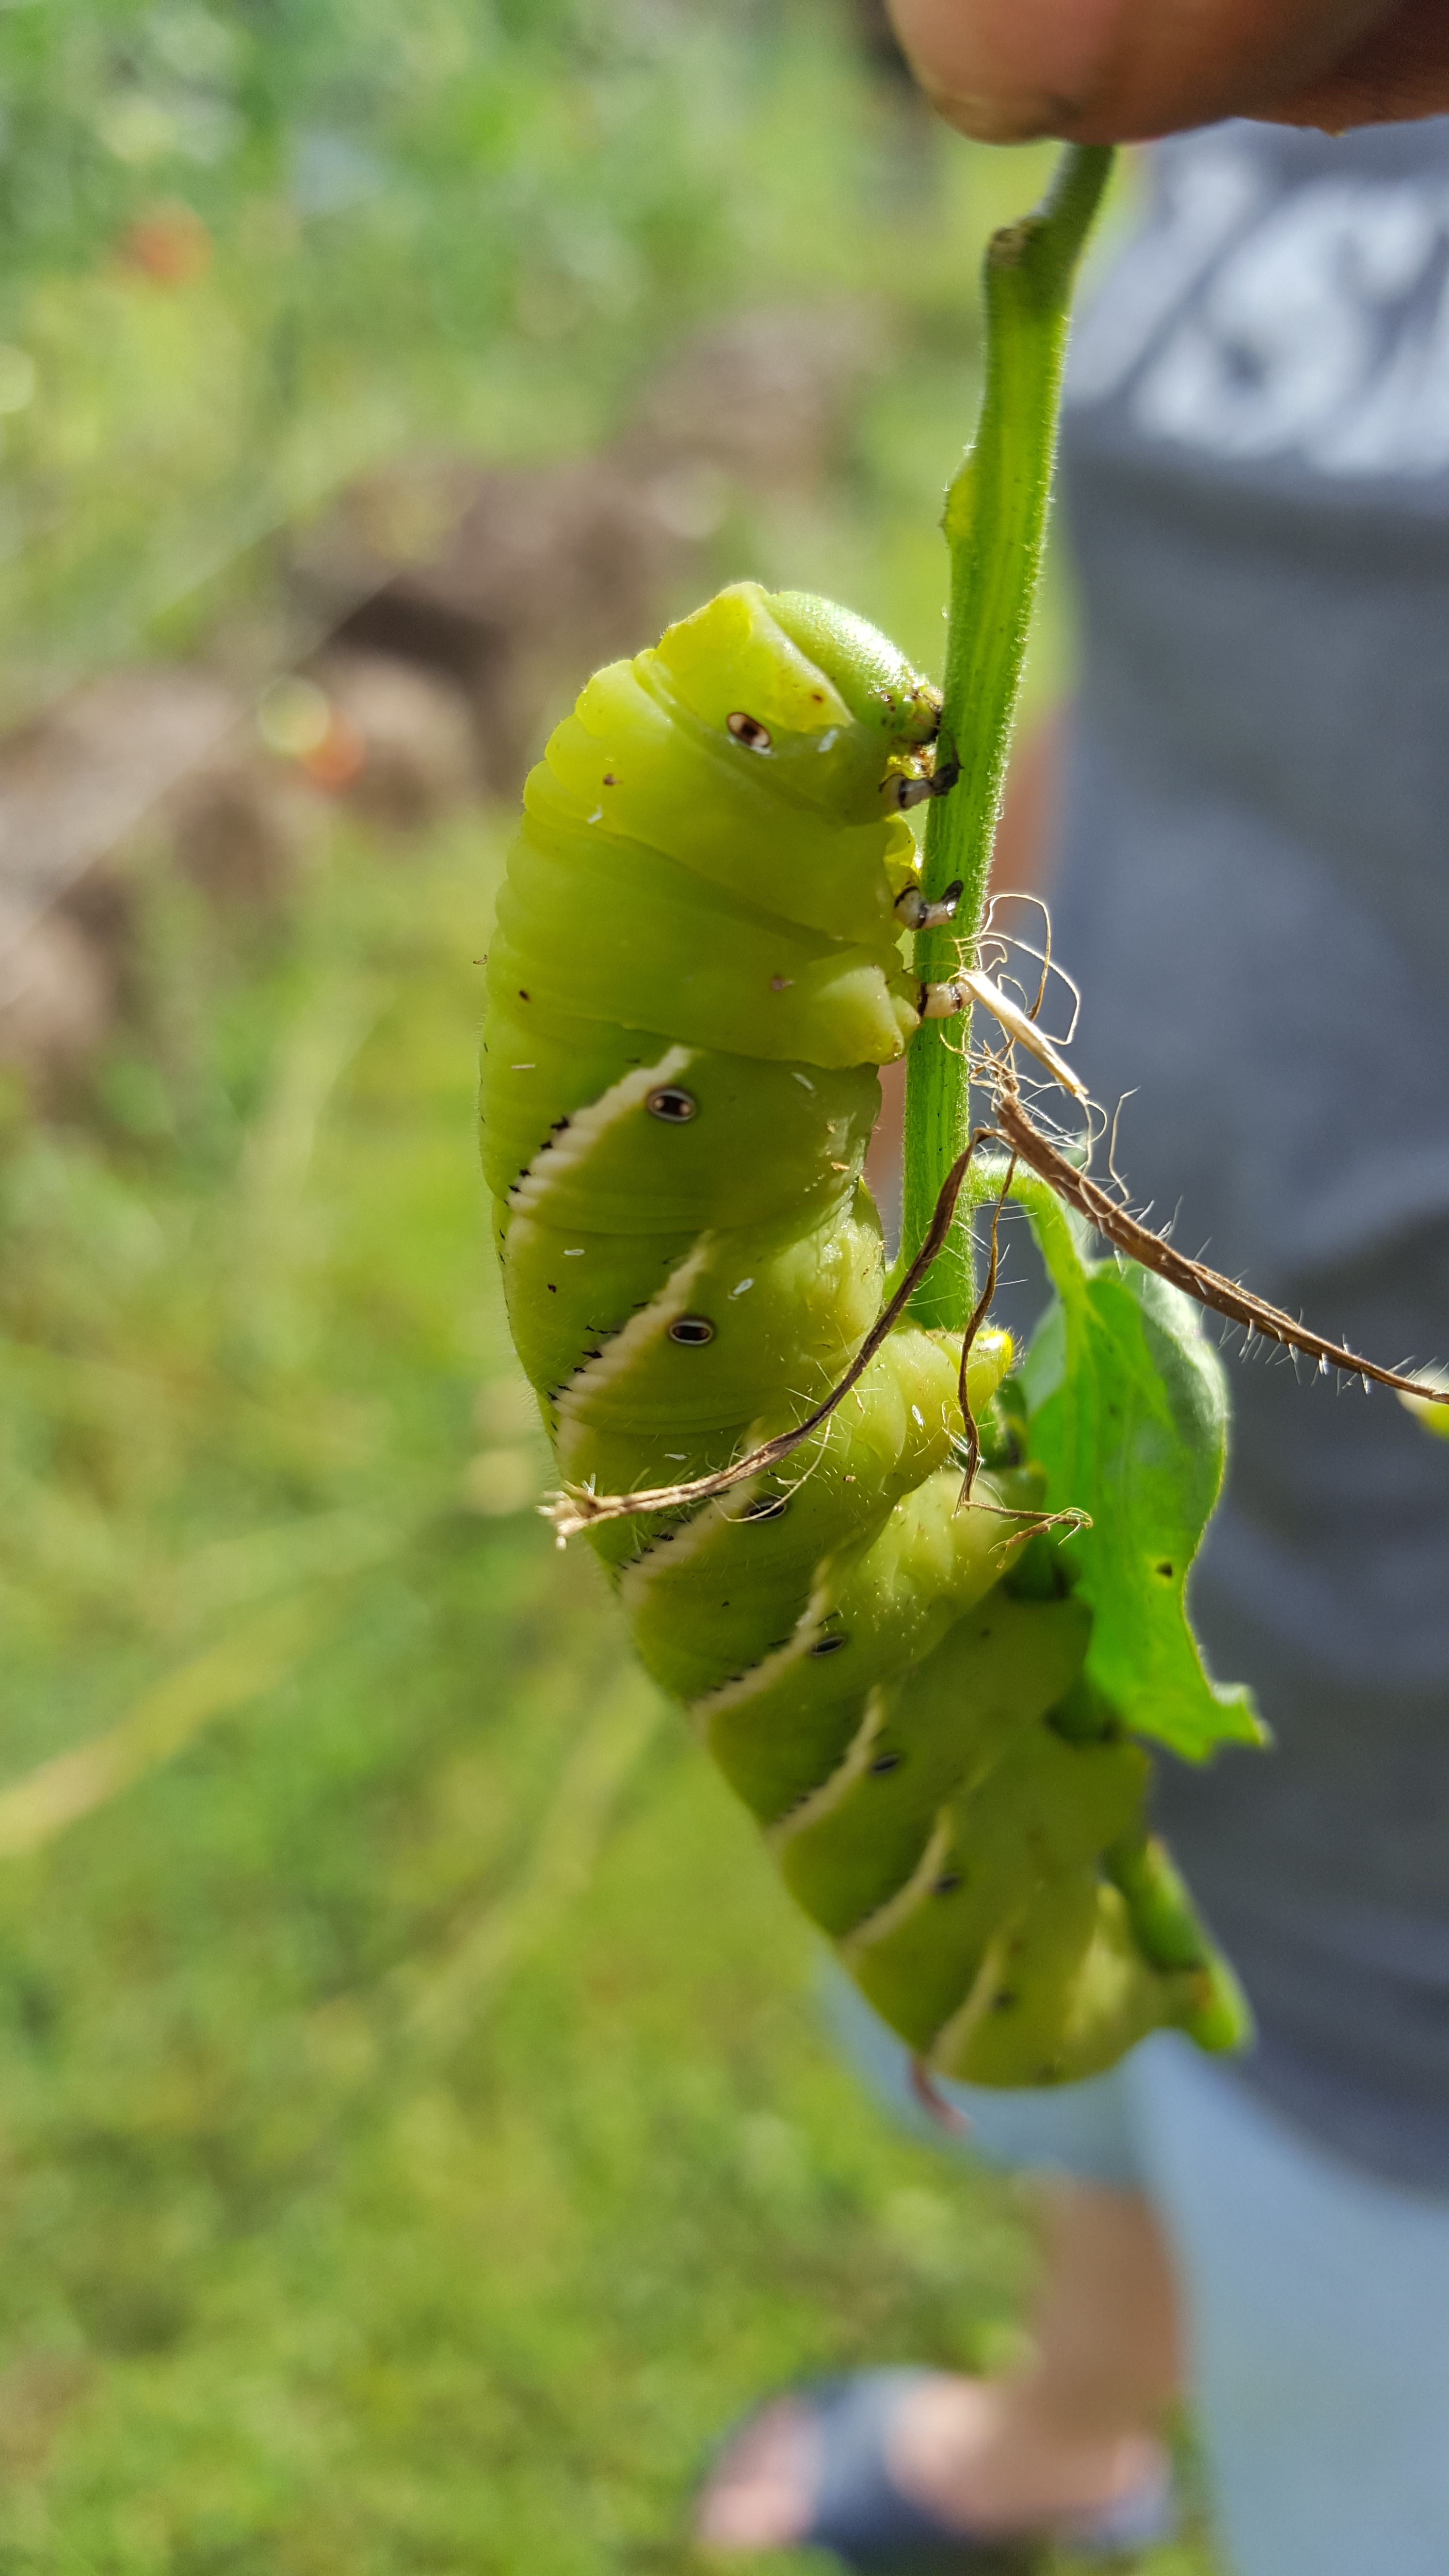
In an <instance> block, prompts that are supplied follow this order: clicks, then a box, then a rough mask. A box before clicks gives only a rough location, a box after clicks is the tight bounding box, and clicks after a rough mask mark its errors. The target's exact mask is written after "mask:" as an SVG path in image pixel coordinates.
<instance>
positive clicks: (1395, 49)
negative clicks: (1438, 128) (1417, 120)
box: [1272, 0, 1449, 134]
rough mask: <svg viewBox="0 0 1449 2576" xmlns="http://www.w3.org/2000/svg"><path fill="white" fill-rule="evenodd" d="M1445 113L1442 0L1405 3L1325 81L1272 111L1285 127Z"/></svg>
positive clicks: (1447, 60) (1448, 73)
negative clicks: (1286, 125) (1287, 125)
mask: <svg viewBox="0 0 1449 2576" xmlns="http://www.w3.org/2000/svg"><path fill="white" fill-rule="evenodd" d="M1445 109H1449V15H1446V12H1445V9H1444V0H1407V5H1406V6H1404V7H1402V8H1398V9H1395V10H1393V11H1392V12H1391V13H1390V15H1389V17H1388V19H1387V20H1386V21H1385V23H1384V24H1383V25H1382V26H1380V27H1377V28H1375V30H1374V32H1373V34H1372V35H1370V36H1367V37H1365V38H1364V40H1363V42H1362V43H1361V44H1359V45H1356V46H1355V47H1354V48H1353V49H1352V51H1351V52H1350V53H1349V54H1348V55H1347V56H1346V58H1345V59H1344V60H1343V61H1341V62H1340V63H1339V65H1338V67H1337V69H1336V70H1335V71H1333V72H1330V73H1329V74H1328V75H1327V77H1326V78H1325V79H1322V80H1318V81H1315V82H1312V83H1311V84H1310V85H1309V87H1308V88H1306V89H1301V90H1299V91H1297V92H1296V93H1295V94H1294V95H1293V96H1292V97H1290V98H1288V99H1286V100H1283V101H1281V102H1280V103H1279V105H1278V106H1276V107H1275V108H1274V109H1273V111H1272V112H1273V114H1274V116H1276V117H1280V118H1282V119H1283V121H1284V122H1285V123H1287V124H1290V125H1321V126H1323V127H1325V128H1326V130H1327V131H1328V132H1329V133H1330V134H1340V133H1342V132H1343V131H1344V130H1345V128H1346V127H1348V126H1351V125H1387V124H1389V123H1391V122H1392V121H1393V119H1395V118H1396V117H1414V116H1437V115H1439V114H1440V113H1441V112H1442V111H1443V110H1445Z"/></svg>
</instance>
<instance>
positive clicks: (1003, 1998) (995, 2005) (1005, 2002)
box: [991, 1986, 1021, 2012]
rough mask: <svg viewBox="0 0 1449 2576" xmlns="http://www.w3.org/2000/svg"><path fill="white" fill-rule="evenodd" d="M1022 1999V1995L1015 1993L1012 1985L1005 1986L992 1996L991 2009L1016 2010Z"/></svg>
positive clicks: (996, 2010)
mask: <svg viewBox="0 0 1449 2576" xmlns="http://www.w3.org/2000/svg"><path fill="white" fill-rule="evenodd" d="M1020 2001H1021V1997H1020V1995H1014V1994H1013V1993H1012V1991H1011V1988H1010V1986H1003V1987H1002V1989H1001V1992H1000V1994H999V1995H993V1996H992V1998H991V2009H992V2011H993V2012H1015V2010H1016V2007H1017V2005H1018V2004H1019V2003H1020Z"/></svg>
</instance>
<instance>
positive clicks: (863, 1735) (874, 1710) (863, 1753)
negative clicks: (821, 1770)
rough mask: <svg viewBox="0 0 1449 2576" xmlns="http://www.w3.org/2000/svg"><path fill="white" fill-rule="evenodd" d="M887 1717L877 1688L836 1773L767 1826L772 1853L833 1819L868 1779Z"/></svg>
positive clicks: (837, 1765) (831, 1774)
mask: <svg viewBox="0 0 1449 2576" xmlns="http://www.w3.org/2000/svg"><path fill="white" fill-rule="evenodd" d="M885 1714H886V1695H885V1692H884V1691H883V1690H882V1689H880V1687H879V1686H877V1687H876V1689H874V1690H873V1691H872V1692H871V1693H870V1694H869V1696H868V1698H867V1700H866V1703H865V1715H864V1717H863V1718H862V1719H861V1721H860V1724H859V1726H858V1727H857V1729H856V1731H855V1733H854V1735H853V1736H852V1737H851V1739H850V1742H849V1744H848V1745H847V1746H846V1748H845V1751H844V1753H843V1754H842V1756H841V1758H840V1760H839V1761H838V1762H837V1763H836V1766H835V1768H834V1770H833V1771H830V1772H827V1774H826V1776H825V1778H824V1779H823V1780H822V1781H821V1782H820V1784H819V1786H818V1788H814V1789H807V1790H806V1792H805V1795H804V1797H803V1798H797V1799H796V1801H795V1804H794V1806H793V1807H787V1808H786V1810H785V1813H784V1814H783V1816H777V1817H776V1818H775V1821H774V1823H773V1824H772V1825H767V1826H766V1828H765V1840H766V1842H767V1843H769V1845H770V1847H771V1849H772V1850H775V1851H778V1850H779V1848H780V1846H781V1844H782V1843H787V1842H790V1841H791V1840H792V1839H793V1837H794V1836H795V1835H796V1834H801V1833H803V1832H804V1831H805V1828H806V1826H807V1825H815V1824H818V1823H819V1822H820V1819H821V1817H822V1816H829V1815H832V1814H833V1813H834V1811H835V1809H836V1808H837V1807H838V1806H839V1805H840V1803H841V1800H842V1799H843V1798H845V1797H846V1796H847V1795H848V1794H849V1792H850V1791H851V1790H852V1789H853V1788H854V1787H855V1784H856V1782H857V1780H861V1779H863V1778H864V1777H865V1774H866V1772H867V1770H868V1769H869V1767H870V1757H871V1754H872V1753H873V1752H874V1750H875V1743H876V1738H877V1736H878V1735H879V1734H880V1731H881V1728H882V1727H883V1726H884V1724H885Z"/></svg>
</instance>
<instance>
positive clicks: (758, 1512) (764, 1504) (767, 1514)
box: [740, 1494, 790, 1521]
mask: <svg viewBox="0 0 1449 2576" xmlns="http://www.w3.org/2000/svg"><path fill="white" fill-rule="evenodd" d="M789 1508H790V1497H789V1495H788V1494H758V1495H757V1496H756V1498H755V1500H754V1501H753V1502H752V1503H746V1505H745V1507H744V1510H743V1511H742V1512H741V1513H740V1519H741V1520H742V1521H778V1520H783V1519H784V1516H785V1514H786V1512H788V1510H789Z"/></svg>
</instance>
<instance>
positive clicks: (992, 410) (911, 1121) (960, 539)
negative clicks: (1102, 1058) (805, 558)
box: [901, 144, 1112, 1330]
mask: <svg viewBox="0 0 1449 2576" xmlns="http://www.w3.org/2000/svg"><path fill="white" fill-rule="evenodd" d="M1111 165H1112V153H1111V150H1110V148H1109V147H1107V146H1104V145H1098V144H1087V145H1082V144H1069V145H1068V147H1067V149H1066V150H1065V152H1064V153H1063V155H1062V158H1061V161H1060V162H1059V164H1058V167H1057V171H1056V176H1055V178H1054V181H1053V184H1052V187H1051V189H1050V191H1049V193H1048V195H1047V197H1046V198H1045V200H1044V201H1043V203H1042V204H1041V205H1040V206H1039V207H1038V208H1037V209H1036V211H1035V212H1034V213H1032V214H1029V215H1027V216H1025V217H1023V219H1022V221H1021V222H1020V223H1016V224H1010V225H1008V226H1007V227H1006V228H1005V229H1004V230H1003V231H1001V232H998V233H996V234H994V235H993V236H992V239H991V242H990V244H989V245H988V248H987V253H986V271H985V296H986V382H985V389H984V392H983V395H982V402H981V416H980V419H979V421H978V423H977V429H976V436H975V438H974V439H973V441H972V443H971V446H970V447H969V449H968V450H967V453H966V456H965V459H964V461H963V463H962V465H961V468H960V471H959V473H958V474H957V475H956V478H955V480H954V482H953V483H952V484H951V486H950V489H949V491H948V492H947V495H946V510H945V518H944V522H943V524H944V527H945V532H946V544H947V547H948V549H949V551H950V558H951V605H950V616H949V624H948V627H947V633H946V679H945V692H944V706H943V710H942V716H941V733H940V740H939V745H938V749H937V762H938V766H942V765H944V764H946V763H948V762H950V761H952V760H953V759H954V760H959V761H960V764H961V769H960V776H959V778H958V780H957V783H956V785H955V786H954V787H953V788H952V789H951V791H950V793H949V795H945V796H942V797H940V798H938V799H936V800H935V801H934V802H933V803H932V805H931V808H930V815H929V820H928V823H927V827H926V850H925V872H924V883H925V890H926V893H927V895H928V896H930V897H932V898H936V897H939V896H940V895H942V894H944V892H945V890H946V888H947V886H949V885H951V884H952V883H953V882H954V880H955V879H956V878H957V877H959V878H960V879H961V881H962V886H963V892H962V896H961V900H960V903H959V905H958V907H957V911H956V917H955V919H954V921H952V922H951V923H950V924H949V925H948V926H947V927H946V928H944V929H939V930H923V931H921V932H919V933H918V935H917V939H916V950H915V963H916V971H917V973H918V974H919V975H920V977H921V979H922V981H923V982H928V983H936V982H941V981H943V980H944V979H945V978H946V977H948V976H949V975H950V974H951V973H952V971H953V970H954V968H955V967H956V966H957V965H959V964H960V963H961V962H962V959H963V956H964V957H965V959H966V961H967V962H968V963H969V962H970V961H971V959H972V958H973V957H974V955H975V948H976V941H977V939H978V936H979V934H980V930H981V924H982V919H983V916H984V914H985V910H986V889H987V882H988V879H989V877H990V873H991V847H992V841H993V838H994V835H995V830H996V817H997V812H998V809H999V806H1000V802H1001V788H1002V780H1003V776H1004V773H1005V768H1006V754H1007V747H1008V744H1009V742H1010V738H1011V725H1012V718H1013V716H1014V714H1015V711H1016V702H1017V696H1018V693H1019V690H1020V685H1021V673H1022V665H1023V662H1024V660H1025V655H1026V640H1027V633H1028V629H1029V627H1030V623H1031V612H1032V604H1033V602H1034V600H1035V597H1036V588H1037V580H1038V576H1039V574H1040V571H1041V560H1042V550H1043V544H1044V539H1045V533H1046V517H1047V500H1048V495H1049V492H1050V487H1051V477H1052V464H1053V460H1054V458H1055V454H1056V437H1057V409H1058V403H1059V398H1060V391H1061V375H1062V361H1063V357H1064V355H1065V351H1066V338H1067V321H1068V316H1069V313H1070V310H1071V299H1072V284H1073V280H1074V277H1075V275H1076V268H1077V261H1078V258H1079V256H1080V253H1081V250H1082V245H1083V243H1084V242H1085V240H1086V238H1087V234H1088V232H1089V230H1090V228H1091V223H1092V218H1093V216H1094V215H1095V213H1096V211H1097V207H1098V204H1099V202H1100V200H1101V196H1102V191H1103V189H1104V187H1105V186H1106V182H1107V176H1108V172H1109V171H1110V169H1111ZM970 1034H971V1026H970V1020H969V1017H963V1018H960V1019H950V1020H927V1021H925V1022H924V1023H923V1024H922V1026H921V1028H920V1029H919V1030H918V1032H917V1034H916V1036H915V1038H914V1039H913V1040H912V1043H911V1052H910V1060H909V1063H908V1065H907V1068H906V1137H905V1192H904V1197H905V1205H904V1222H903V1227H902V1245H901V1249H902V1259H903V1261H909V1259H910V1257H911V1255H912V1253H913V1252H914V1251H915V1249H916V1248H917V1247H918V1246H919V1245H920V1244H921V1243H922V1242H923V1241H924V1239H925V1235H926V1232H927V1229H928V1227H929V1225H930V1222H931V1212H932V1210H933V1208H934V1207H935V1204H936V1200H937V1197H938V1196H939V1193H940V1189H941V1184H942V1182H943V1181H944V1180H945V1177H946V1174H947V1173H948V1172H949V1170H950V1168H951V1165H952V1164H953V1163H954V1161H955V1160H956V1157H957V1155H958V1154H959V1153H960V1152H961V1150H962V1148H963V1146H964V1145H965V1142H966V1137H967V1133H968V1129H969V1123H970V1113H969V1097H968V1082H967V1073H966V1050H967V1046H968V1043H969V1040H970ZM974 1298H975V1278H974V1264H973V1261H972V1250H971V1231H970V1218H969V1213H968V1211H967V1210H966V1208H965V1206H964V1204H963V1207H962V1209H961V1212H960V1214H959V1215H958V1217H957V1220H956V1223H955V1224H954V1226H953V1227H952V1229H951V1233H950V1234H949V1236H948V1237H947V1240H946V1243H945V1245H944V1246H943V1248H942V1250H941V1252H940V1254H939V1256H938V1257H937V1259H936V1261H935V1263H934V1264H933V1266H932V1268H931V1269H930V1270H929V1271H928V1273H927V1275H926V1277H925V1278H924V1279H923V1281H922V1282H921V1285H920V1287H919V1288H918V1290H917V1291H916V1294H915V1296H914V1297H913V1298H912V1300H911V1313H912V1314H913V1315H914V1316H915V1317H916V1318H917V1320H918V1321H919V1322H921V1323H923V1324H932V1325H947V1326H949V1327H951V1328H952V1329H954V1330H959V1329H960V1327H961V1326H962V1325H963V1324H964V1322H965V1320H966V1317H967V1315H968V1314H969V1313H970V1310H971V1307H972V1304H973V1302H974Z"/></svg>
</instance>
